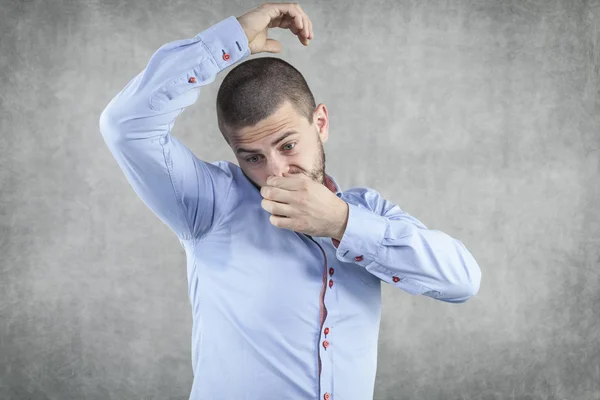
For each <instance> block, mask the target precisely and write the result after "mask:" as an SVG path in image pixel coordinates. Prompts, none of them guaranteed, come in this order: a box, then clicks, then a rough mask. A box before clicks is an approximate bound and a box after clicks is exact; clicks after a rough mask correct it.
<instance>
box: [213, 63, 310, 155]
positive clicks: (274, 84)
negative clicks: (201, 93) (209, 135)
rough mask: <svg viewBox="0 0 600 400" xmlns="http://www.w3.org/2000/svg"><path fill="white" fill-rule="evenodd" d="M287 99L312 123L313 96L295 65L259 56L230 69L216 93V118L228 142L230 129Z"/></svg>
mask: <svg viewBox="0 0 600 400" xmlns="http://www.w3.org/2000/svg"><path fill="white" fill-rule="evenodd" d="M286 100H288V101H290V102H291V104H292V105H293V107H294V108H295V109H296V111H297V112H298V114H299V115H301V116H303V117H305V118H306V119H307V120H308V122H309V123H311V124H312V122H313V113H314V111H315V108H316V103H315V99H314V96H313V94H312V92H311V90H310V88H309V87H308V84H307V83H306V80H305V79H304V77H303V76H302V74H301V73H300V71H298V70H297V69H296V68H295V67H293V66H292V65H291V64H289V63H288V62H286V61H284V60H282V59H279V58H275V57H259V58H254V59H252V60H248V61H245V62H243V63H241V64H239V65H237V66H236V67H235V68H233V69H232V70H231V71H230V72H229V73H228V74H227V76H226V77H225V79H224V80H223V82H222V83H221V86H220V87H219V92H218V93H217V105H216V106H217V121H218V124H219V129H220V130H221V133H222V134H223V137H224V138H225V140H226V141H227V143H228V144H230V145H231V141H230V140H231V139H232V138H229V137H227V135H229V134H230V133H231V132H232V131H236V130H239V129H241V128H245V127H248V126H253V125H256V124H257V123H258V122H260V121H262V120H264V119H265V118H268V117H269V116H270V115H272V114H273V113H274V112H275V111H277V109H278V108H280V107H281V106H282V105H283V104H284V102H285V101H286Z"/></svg>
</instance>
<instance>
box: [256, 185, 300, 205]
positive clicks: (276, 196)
mask: <svg viewBox="0 0 600 400" xmlns="http://www.w3.org/2000/svg"><path fill="white" fill-rule="evenodd" d="M260 195H261V196H262V197H263V198H265V199H267V200H271V201H276V202H278V203H283V204H292V203H293V200H294V194H293V193H292V192H291V191H290V190H286V189H282V188H279V187H275V186H263V187H261V188H260Z"/></svg>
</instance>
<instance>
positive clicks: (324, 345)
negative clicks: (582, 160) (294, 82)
mask: <svg viewBox="0 0 600 400" xmlns="http://www.w3.org/2000/svg"><path fill="white" fill-rule="evenodd" d="M249 56H250V50H249V48H248V39H247V37H246V35H245V33H244V31H243V28H242V27H241V25H240V24H239V22H238V21H237V18H236V17H234V16H231V17H228V18H226V19H224V20H222V21H220V22H219V23H217V24H215V25H213V26H212V27H210V28H208V29H206V30H204V31H203V32H201V33H199V34H198V35H196V36H194V37H193V38H189V39H182V40H177V41H173V42H170V43H167V44H165V45H163V46H162V47H160V48H159V49H158V50H157V51H156V52H155V53H154V54H153V55H152V57H151V58H150V60H149V62H148V64H147V66H146V67H145V68H144V69H143V70H142V71H141V72H140V73H139V74H138V75H137V76H135V77H134V78H133V79H131V80H130V81H129V83H127V85H126V86H125V87H124V88H123V89H122V90H121V91H120V92H119V93H118V94H116V96H115V97H114V98H113V99H112V100H111V101H110V103H109V104H108V105H107V106H106V108H105V109H104V111H103V112H102V113H101V115H100V119H99V127H100V131H101V133H102V136H103V138H104V140H105V142H106V145H107V146H108V149H109V150H110V152H111V153H112V155H113V156H114V158H115V159H116V161H117V163H118V165H119V166H120V168H121V169H122V171H123V173H124V174H125V176H126V178H127V180H128V182H129V183H130V185H131V186H132V188H133V190H134V191H135V192H136V193H137V195H138V196H139V197H140V198H141V200H142V201H143V202H144V203H145V204H146V205H147V206H148V207H149V208H150V209H151V210H152V212H153V213H154V214H156V215H157V217H158V218H160V219H161V220H162V221H163V223H165V224H166V225H167V226H168V227H169V228H170V229H171V230H172V231H173V232H174V233H175V234H176V235H177V238H178V239H179V242H180V243H181V246H182V247H183V248H184V249H185V252H186V257H187V281H188V294H189V300H190V304H191V309H192V317H193V324H192V337H191V348H192V354H191V359H192V372H193V375H194V380H193V384H192V388H191V393H190V399H191V400H215V399H225V400H234V399H235V400H244V399H248V400H270V399H273V400H275V399H277V400H283V399H290V400H303V399H318V400H320V399H324V400H367V399H372V398H373V392H374V382H375V373H376V367H377V345H378V334H379V325H380V317H381V283H382V282H384V283H386V284H389V285H392V286H394V287H396V288H398V289H401V290H403V291H405V292H407V293H409V294H411V295H423V296H428V297H431V298H433V299H436V300H440V301H444V302H450V303H462V302H465V301H466V300H467V299H469V298H470V297H472V296H473V295H475V294H476V293H477V292H478V290H479V285H480V280H481V271H480V268H479V266H478V264H477V262H476V261H475V259H474V258H473V256H472V255H471V253H470V252H469V251H468V250H467V249H466V248H465V246H464V245H463V243H462V242H460V241H459V240H457V239H454V238H452V237H450V236H449V235H447V234H445V233H443V232H440V231H437V230H430V229H428V228H427V227H426V226H425V225H423V224H422V223H421V222H420V221H418V220H417V219H416V218H414V217H412V216H410V215H409V214H407V213H406V212H404V211H403V210H402V209H400V207H399V206H398V205H395V204H393V203H392V202H390V201H388V200H386V199H384V198H383V197H381V196H380V194H379V193H378V192H377V191H375V190H373V189H369V188H353V189H348V190H345V191H342V189H341V188H340V187H339V185H338V184H337V182H336V181H335V179H334V178H333V177H332V176H330V175H326V177H325V181H326V182H325V184H326V186H327V187H328V188H329V189H330V190H331V191H332V192H333V193H335V194H336V195H337V196H338V197H339V198H341V199H342V200H344V201H345V202H346V203H348V205H349V214H348V223H347V227H346V230H345V232H344V235H343V237H342V239H341V241H339V242H338V241H337V240H335V239H332V238H329V237H311V236H309V235H305V234H302V233H296V232H293V231H290V230H287V229H281V228H277V227H275V226H273V225H272V224H271V223H270V222H269V217H270V214H269V213H268V212H267V211H265V210H264V209H263V208H262V207H261V200H262V196H261V194H260V191H259V189H258V188H257V187H256V186H255V185H254V184H253V183H252V182H251V181H250V180H249V179H248V178H247V177H246V175H245V174H244V173H243V172H242V170H241V169H240V167H239V166H237V165H235V164H233V163H231V162H228V161H215V162H206V161H202V160H200V159H199V158H198V157H196V156H195V155H194V154H193V153H192V152H191V151H190V150H189V149H188V148H187V147H186V146H185V145H184V144H183V143H182V142H180V141H179V140H178V139H177V138H176V137H174V136H173V135H172V133H171V131H172V129H173V125H174V123H175V119H176V118H177V117H178V116H179V115H180V114H181V113H182V112H183V111H184V110H185V108H186V107H188V106H190V105H192V104H194V103H195V102H196V100H197V99H198V96H199V94H200V87H201V86H204V85H208V84H209V83H211V82H213V80H214V79H215V77H216V75H217V74H218V73H219V72H221V71H223V70H225V69H227V68H228V67H230V66H232V65H233V64H235V63H237V62H239V61H240V60H243V59H245V58H247V57H249ZM204 134H214V133H210V132H206V133H204Z"/></svg>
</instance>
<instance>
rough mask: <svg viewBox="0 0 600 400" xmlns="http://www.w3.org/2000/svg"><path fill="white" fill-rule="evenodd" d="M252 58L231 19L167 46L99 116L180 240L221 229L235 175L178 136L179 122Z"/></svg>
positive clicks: (132, 176)
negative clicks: (209, 89)
mask: <svg viewBox="0 0 600 400" xmlns="http://www.w3.org/2000/svg"><path fill="white" fill-rule="evenodd" d="M249 55H250V50H249V48H248V39H247V37H246V34H245V33H244V30H243V28H242V27H241V25H240V24H239V22H238V21H237V18H236V17H234V16H231V17H228V18H227V19H225V20H223V21H221V22H219V23H217V24H216V25H214V26H212V27H210V28H208V29H206V30H205V31H203V32H201V33H199V34H198V35H196V36H194V37H193V38H189V39H182V40H177V41H174V42H170V43H167V44H165V45H163V46H162V47H160V48H159V49H158V50H157V51H156V52H155V53H154V54H153V55H152V57H151V58H150V61H149V62H148V64H147V66H146V67H145V68H144V69H143V70H142V71H141V72H140V73H139V74H138V75H137V76H136V77H134V78H133V79H131V81H129V83H127V85H126V86H125V87H124V88H123V89H122V90H121V91H120V92H119V93H118V94H117V95H116V96H115V97H114V98H113V99H112V100H111V101H110V103H109V104H108V105H107V106H106V108H105V109H104V111H103V112H102V113H101V115H100V120H99V127H100V131H101V133H102V136H103V138H104V140H105V142H106V144H107V146H108V148H109V150H110V152H111V153H112V155H113V156H114V158H115V159H116V161H117V163H118V164H119V166H120V168H121V169H122V171H123V173H124V174H125V176H126V178H127V180H128V182H129V184H130V185H131V186H132V188H133V189H134V191H135V192H136V193H137V195H138V196H139V197H140V198H141V199H142V201H143V202H144V203H145V204H146V205H147V206H148V207H149V208H150V209H151V210H152V212H154V214H156V215H157V216H158V217H159V218H160V219H161V220H162V221H163V222H164V223H165V224H166V225H167V226H168V227H169V228H170V229H171V230H172V231H174V232H175V234H176V235H177V236H178V237H179V238H180V239H189V238H191V237H198V236H201V235H203V234H205V233H207V232H208V231H209V230H210V228H211V227H212V226H213V224H215V222H216V221H217V220H218V218H219V213H221V212H222V211H223V210H221V208H220V207H222V204H224V203H225V200H226V197H227V194H228V192H229V189H230V187H231V182H232V176H231V174H230V173H229V172H228V171H227V169H226V168H223V169H222V168H219V167H218V166H217V165H214V164H211V163H207V162H204V161H202V160H200V159H198V158H197V157H196V156H195V155H194V154H193V153H192V152H191V151H190V150H189V149H188V148H187V147H186V146H185V145H184V144H183V143H182V142H180V141H179V140H178V139H177V138H175V137H173V136H171V130H172V129H173V125H174V123H175V119H176V118H177V117H178V116H179V115H180V114H181V113H182V112H183V111H184V110H185V108H186V107H188V106H190V105H192V104H194V103H195V102H196V100H197V98H198V95H199V93H200V87H201V86H204V85H207V84H209V83H211V82H213V81H214V79H215V77H216V75H217V74H218V73H219V72H220V71H222V70H224V69H226V68H227V67H229V66H231V65H232V64H234V63H236V62H238V61H239V60H241V59H243V58H246V57H248V56H249ZM201 133H202V132H200V134H201Z"/></svg>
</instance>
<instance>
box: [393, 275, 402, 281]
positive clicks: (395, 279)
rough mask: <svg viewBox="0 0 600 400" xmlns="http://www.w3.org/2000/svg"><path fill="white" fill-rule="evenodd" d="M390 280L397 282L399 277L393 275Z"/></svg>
mask: <svg viewBox="0 0 600 400" xmlns="http://www.w3.org/2000/svg"><path fill="white" fill-rule="evenodd" d="M392 280H393V281H394V282H398V281H399V280H400V278H398V277H397V276H395V277H393V278H392Z"/></svg>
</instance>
